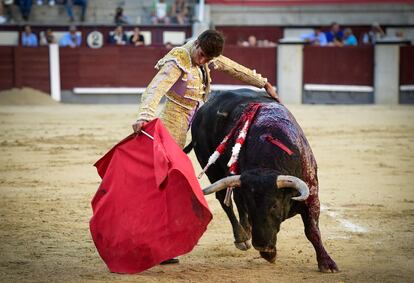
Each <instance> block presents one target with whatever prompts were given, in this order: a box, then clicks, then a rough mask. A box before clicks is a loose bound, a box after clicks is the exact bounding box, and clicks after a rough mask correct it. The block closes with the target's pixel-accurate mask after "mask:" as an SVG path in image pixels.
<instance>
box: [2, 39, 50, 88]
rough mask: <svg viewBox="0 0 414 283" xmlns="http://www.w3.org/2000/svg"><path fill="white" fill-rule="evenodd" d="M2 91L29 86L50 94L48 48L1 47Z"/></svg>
mask: <svg viewBox="0 0 414 283" xmlns="http://www.w3.org/2000/svg"><path fill="white" fill-rule="evenodd" d="M0 58H1V59H0V66H1V67H0V77H1V79H0V89H9V88H12V87H18V88H21V87H25V86H29V87H32V88H35V89H39V90H42V91H44V92H50V74H49V49H48V48H47V47H39V48H24V47H8V46H1V47H0Z"/></svg>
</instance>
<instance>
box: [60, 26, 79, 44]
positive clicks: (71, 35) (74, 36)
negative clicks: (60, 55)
mask: <svg viewBox="0 0 414 283" xmlns="http://www.w3.org/2000/svg"><path fill="white" fill-rule="evenodd" d="M81 43H82V37H81V35H80V33H79V32H78V31H77V29H76V27H75V26H70V28H69V32H66V33H65V34H64V35H63V36H62V38H61V39H60V40H59V45H60V46H62V47H66V46H69V47H72V48H75V47H79V46H80V45H81Z"/></svg>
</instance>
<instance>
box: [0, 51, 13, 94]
mask: <svg viewBox="0 0 414 283" xmlns="http://www.w3.org/2000/svg"><path fill="white" fill-rule="evenodd" d="M13 87H14V47H9V46H1V47H0V89H9V88H13Z"/></svg>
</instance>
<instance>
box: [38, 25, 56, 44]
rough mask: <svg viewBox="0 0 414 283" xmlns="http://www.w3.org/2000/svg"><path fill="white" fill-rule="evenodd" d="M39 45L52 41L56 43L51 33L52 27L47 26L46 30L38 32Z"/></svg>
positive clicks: (51, 42)
mask: <svg viewBox="0 0 414 283" xmlns="http://www.w3.org/2000/svg"><path fill="white" fill-rule="evenodd" d="M39 41H40V45H42V46H45V45H49V44H53V43H57V41H56V37H55V35H54V34H53V31H52V29H50V28H48V29H47V30H46V32H44V31H42V32H40V40H39Z"/></svg>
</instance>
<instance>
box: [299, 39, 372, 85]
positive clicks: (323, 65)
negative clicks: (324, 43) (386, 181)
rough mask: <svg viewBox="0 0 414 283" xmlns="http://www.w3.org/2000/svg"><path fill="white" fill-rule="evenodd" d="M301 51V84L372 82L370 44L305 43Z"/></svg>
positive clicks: (365, 83)
mask: <svg viewBox="0 0 414 283" xmlns="http://www.w3.org/2000/svg"><path fill="white" fill-rule="evenodd" d="M303 52H304V54H303V83H304V84H330V85H362V86H372V85H373V78H374V49H373V47H372V46H361V47H319V46H305V47H304V48H303Z"/></svg>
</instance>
